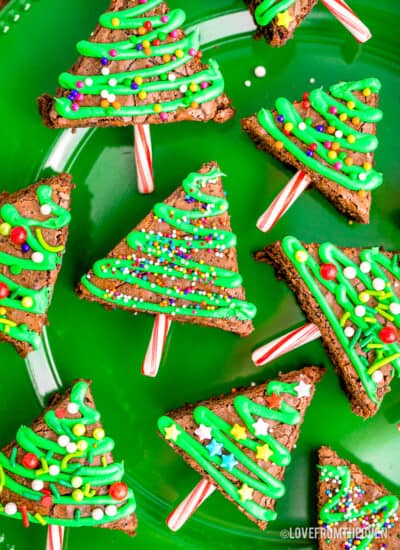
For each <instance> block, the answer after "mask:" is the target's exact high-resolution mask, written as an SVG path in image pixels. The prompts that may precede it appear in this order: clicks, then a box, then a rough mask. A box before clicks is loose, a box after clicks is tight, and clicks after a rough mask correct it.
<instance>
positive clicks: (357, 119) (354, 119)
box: [351, 116, 360, 126]
mask: <svg viewBox="0 0 400 550" xmlns="http://www.w3.org/2000/svg"><path fill="white" fill-rule="evenodd" d="M351 122H352V123H353V124H354V126H358V125H359V124H360V118H359V117H358V116H355V117H354V118H352V119H351Z"/></svg>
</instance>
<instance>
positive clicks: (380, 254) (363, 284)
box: [256, 237, 400, 418]
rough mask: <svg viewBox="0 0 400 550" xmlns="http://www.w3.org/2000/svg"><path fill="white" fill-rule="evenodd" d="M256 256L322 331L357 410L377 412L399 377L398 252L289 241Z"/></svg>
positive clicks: (357, 411)
mask: <svg viewBox="0 0 400 550" xmlns="http://www.w3.org/2000/svg"><path fill="white" fill-rule="evenodd" d="M256 259H258V260H259V261H265V262H268V263H270V264H271V265H272V266H273V267H274V268H275V270H276V273H277V276H278V278H282V279H284V281H286V283H287V284H288V285H289V287H290V288H291V289H292V290H293V292H294V293H295V296H296V298H297V300H298V302H299V304H300V307H301V308H302V310H303V311H304V313H305V314H306V316H307V318H308V319H309V321H310V322H311V323H314V324H315V325H317V327H318V328H319V330H320V332H321V337H322V341H323V344H324V346H325V348H326V350H327V352H328V354H329V356H330V358H331V360H332V362H333V364H334V365H335V367H336V369H337V371H338V373H339V375H340V376H341V377H342V379H343V381H344V384H345V390H346V392H347V394H348V396H349V398H350V400H351V405H352V409H353V411H354V412H355V413H356V414H357V415H360V416H363V417H365V418H367V417H370V416H373V415H374V414H376V412H377V411H378V409H379V406H380V403H381V401H382V399H383V397H384V395H385V394H386V393H387V392H388V391H390V382H391V379H392V377H393V374H394V373H395V372H396V373H397V374H400V345H399V333H398V329H399V326H400V287H399V278H400V266H399V256H398V254H396V253H392V252H386V251H384V250H383V249H379V248H378V247H376V248H363V249H360V248H340V247H337V246H335V245H334V244H332V243H323V244H315V243H314V244H309V245H307V244H303V243H301V242H300V241H299V240H297V239H296V238H295V237H285V238H284V239H283V240H282V241H281V242H277V243H275V244H273V245H270V246H267V247H266V248H265V249H264V250H263V251H261V252H259V253H257V254H256Z"/></svg>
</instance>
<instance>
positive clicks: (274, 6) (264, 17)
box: [254, 0, 296, 27]
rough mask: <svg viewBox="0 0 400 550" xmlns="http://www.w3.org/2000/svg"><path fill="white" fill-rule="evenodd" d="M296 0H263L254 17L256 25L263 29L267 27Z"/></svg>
mask: <svg viewBox="0 0 400 550" xmlns="http://www.w3.org/2000/svg"><path fill="white" fill-rule="evenodd" d="M295 1H296V0H281V1H278V0H263V1H262V2H260V4H258V6H257V7H256V9H255V12H254V17H255V20H256V23H257V24H258V25H260V26H261V27H265V26H267V25H268V24H269V23H271V21H272V20H273V19H274V18H275V17H276V16H277V15H278V13H280V12H282V11H285V10H287V9H288V8H290V6H292V5H293V4H294V3H295Z"/></svg>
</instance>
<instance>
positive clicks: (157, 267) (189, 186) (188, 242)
mask: <svg viewBox="0 0 400 550" xmlns="http://www.w3.org/2000/svg"><path fill="white" fill-rule="evenodd" d="M222 176H223V174H222V173H221V171H220V170H219V168H218V165H217V164H216V163H214V162H210V163H208V164H205V165H204V166H203V167H202V168H201V170H200V171H199V172H193V173H191V174H189V176H188V177H187V178H186V179H185V181H184V182H183V185H182V187H179V188H178V189H177V190H176V191H174V192H173V193H172V195H170V197H168V199H166V200H165V201H164V202H163V203H158V204H156V205H155V206H154V208H153V211H152V212H151V213H150V214H148V216H146V218H145V219H144V220H143V221H142V222H140V223H139V224H138V225H137V226H136V227H135V229H134V230H133V231H132V232H131V233H130V234H129V235H128V236H127V237H126V238H125V239H124V240H123V241H121V242H120V243H119V244H118V245H117V246H116V247H115V248H114V249H113V250H112V251H111V252H110V254H109V255H108V256H107V258H104V259H102V260H99V261H98V262H96V264H95V265H94V267H93V270H92V271H90V272H89V273H88V274H87V275H85V276H84V277H83V278H82V280H81V283H80V284H79V287H78V294H79V295H80V296H81V297H82V298H85V299H87V300H91V301H95V302H99V303H101V304H103V305H105V306H107V307H113V308H114V307H120V308H122V309H126V310H128V311H131V312H135V313H136V312H143V313H151V314H158V313H163V314H166V315H171V316H172V318H173V320H177V321H186V322H190V323H196V324H200V325H205V326H210V327H218V328H221V329H223V330H227V331H230V332H236V333H238V334H240V335H242V336H246V335H248V334H250V332H252V330H253V325H252V322H251V320H252V318H253V317H254V315H255V313H256V308H255V306H254V305H253V304H251V303H249V302H246V301H245V298H246V297H245V292H244V289H243V286H242V277H241V276H240V274H239V273H238V265H237V256H236V236H235V235H234V234H233V233H232V231H231V225H230V218H229V214H228V202H227V201H226V199H225V194H224V190H223V187H222V181H221V178H222Z"/></svg>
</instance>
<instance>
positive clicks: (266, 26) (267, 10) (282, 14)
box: [245, 0, 318, 47]
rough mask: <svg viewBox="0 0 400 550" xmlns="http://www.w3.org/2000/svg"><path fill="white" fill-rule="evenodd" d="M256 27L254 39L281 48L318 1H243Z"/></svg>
mask: <svg viewBox="0 0 400 550" xmlns="http://www.w3.org/2000/svg"><path fill="white" fill-rule="evenodd" d="M245 2H246V4H247V5H248V7H249V10H250V13H251V14H252V16H253V18H254V23H255V24H256V25H257V32H256V38H265V40H266V41H267V42H268V43H269V44H270V45H271V46H277V47H279V46H283V45H284V44H286V42H287V41H288V40H289V39H290V38H292V37H293V34H294V32H295V30H296V29H297V27H298V26H299V25H300V23H301V22H302V21H303V19H305V18H306V17H307V15H308V14H309V13H310V11H311V10H312V9H313V7H314V6H315V5H316V4H317V2H318V0H245Z"/></svg>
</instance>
